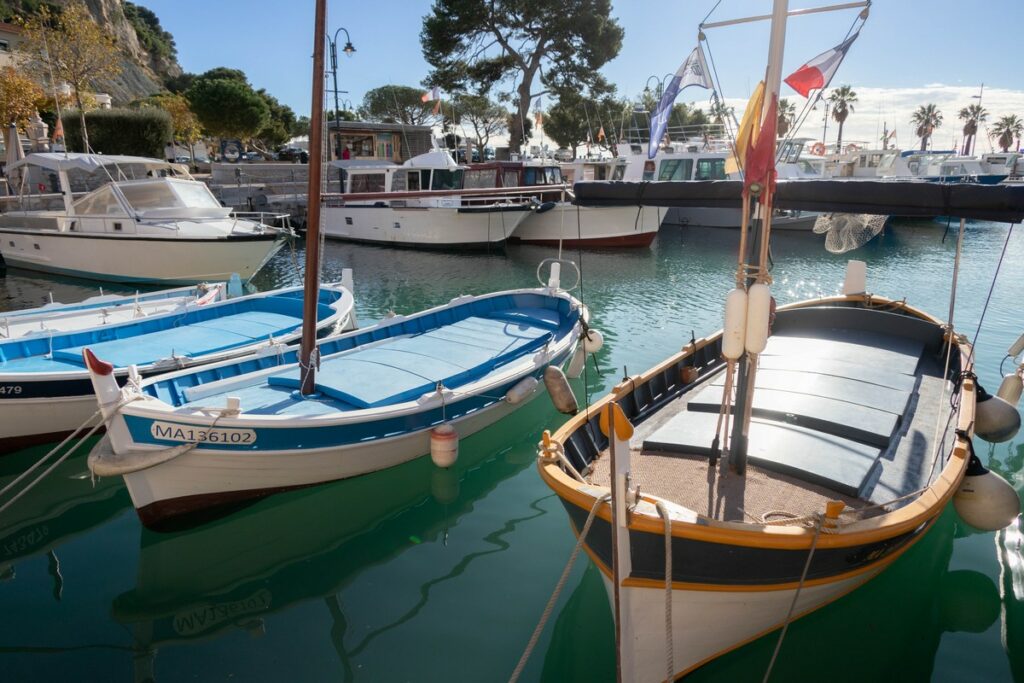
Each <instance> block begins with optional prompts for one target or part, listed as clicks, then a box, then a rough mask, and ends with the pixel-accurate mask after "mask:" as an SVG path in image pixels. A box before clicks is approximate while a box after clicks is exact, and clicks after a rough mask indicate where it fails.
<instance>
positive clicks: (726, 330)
mask: <svg viewBox="0 0 1024 683" xmlns="http://www.w3.org/2000/svg"><path fill="white" fill-rule="evenodd" d="M746 341H747V292H746V291H745V290H743V289H740V288H739V287H737V288H736V289H734V290H732V291H731V292H729V294H728V296H726V297H725V324H724V325H723V326H722V355H723V356H725V357H726V358H727V359H729V360H737V359H739V357H740V356H742V355H743V348H744V345H745V344H746Z"/></svg>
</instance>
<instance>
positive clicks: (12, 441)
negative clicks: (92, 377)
mask: <svg viewBox="0 0 1024 683" xmlns="http://www.w3.org/2000/svg"><path fill="white" fill-rule="evenodd" d="M302 306H303V290H302V288H301V287H292V288H289V289H280V290H273V291H269V292H262V293H260V294H251V295H247V296H242V297H237V298H234V299H230V300H227V301H221V302H214V303H205V304H204V303H202V302H199V301H197V302H196V303H194V304H189V305H187V306H185V307H183V308H181V309H175V310H173V311H171V312H167V313H164V314H161V315H154V316H150V317H147V318H143V319H139V320H134V321H130V322H124V323H119V324H113V325H98V326H95V327H92V328H89V329H82V330H73V331H68V332H56V333H53V334H46V335H34V336H31V337H21V338H17V339H9V340H4V341H0V452H4V451H10V450H13V449H15V448H18V447H22V446H26V445H29V444H32V443H45V442H47V441H52V440H54V439H55V438H58V437H60V436H61V435H62V434H65V433H67V432H70V431H72V430H74V429H76V428H77V427H79V426H80V425H81V424H82V423H83V422H84V421H85V420H86V419H87V418H88V417H89V416H90V415H92V414H93V413H95V412H96V410H97V406H96V398H95V395H94V394H93V391H92V388H91V386H90V383H89V375H88V371H87V370H86V367H85V365H83V363H82V349H83V348H85V347H90V348H93V349H95V350H96V352H97V353H100V354H103V355H104V357H106V358H108V359H109V360H110V361H111V362H112V363H113V364H114V366H115V367H116V372H115V373H114V375H113V376H114V377H116V378H117V381H120V382H124V381H125V379H126V378H127V376H128V368H129V366H134V367H135V368H136V372H137V373H138V374H139V375H140V376H150V375H155V374H159V373H162V372H169V371H172V370H178V369H181V368H184V367H191V366H195V365H198V364H202V363H212V362H216V361H221V360H226V359H229V358H235V357H238V356H241V355H245V354H249V353H252V352H257V351H262V352H264V353H276V352H277V350H278V349H280V348H283V347H282V346H281V345H284V344H289V343H292V342H294V341H296V340H297V339H298V338H299V327H300V325H301V324H302ZM317 311H318V317H317V326H318V329H319V330H321V331H326V332H340V331H342V330H345V329H350V324H351V321H352V320H353V317H352V316H353V313H352V311H353V298H352V294H351V292H350V291H349V290H348V289H346V288H344V287H341V286H337V287H326V288H324V291H323V292H322V293H321V294H320V296H319V306H318V308H317Z"/></svg>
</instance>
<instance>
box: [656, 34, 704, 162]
mask: <svg viewBox="0 0 1024 683" xmlns="http://www.w3.org/2000/svg"><path fill="white" fill-rule="evenodd" d="M691 85H696V86H700V87H701V88H710V87H711V78H710V76H708V65H707V62H705V61H704V51H703V50H701V49H700V45H698V46H697V47H695V48H693V52H691V53H690V56H689V57H687V58H686V61H685V62H683V63H682V65H681V66H680V67H679V70H678V71H676V74H675V76H673V77H672V80H671V81H669V82H668V85H666V86H665V92H664V93H663V94H662V96H661V102H659V103H658V109H657V111H655V112H654V116H652V117H651V140H650V142H648V143H647V158H648V159H653V158H654V156H655V155H656V154H657V153H658V144H659V143H660V142H661V137H662V136H663V135H664V134H665V129H666V128H668V118H669V116H671V115H672V105H673V104H674V103H675V101H676V97H677V96H678V95H679V91H680V90H682V89H683V88H688V87H690V86H691Z"/></svg>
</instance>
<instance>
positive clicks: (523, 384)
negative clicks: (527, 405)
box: [505, 376, 540, 405]
mask: <svg viewBox="0 0 1024 683" xmlns="http://www.w3.org/2000/svg"><path fill="white" fill-rule="evenodd" d="M538 384H540V382H538V381H537V378H536V377H533V376H530V377H524V378H522V379H521V380H519V381H518V382H516V383H515V386H513V387H512V388H511V389H509V390H508V392H506V393H505V400H506V401H508V402H509V403H511V404H512V405H515V404H517V403H522V402H523V401H525V400H526V399H528V398H530V396H532V395H533V390H534V389H536V388H537V385H538Z"/></svg>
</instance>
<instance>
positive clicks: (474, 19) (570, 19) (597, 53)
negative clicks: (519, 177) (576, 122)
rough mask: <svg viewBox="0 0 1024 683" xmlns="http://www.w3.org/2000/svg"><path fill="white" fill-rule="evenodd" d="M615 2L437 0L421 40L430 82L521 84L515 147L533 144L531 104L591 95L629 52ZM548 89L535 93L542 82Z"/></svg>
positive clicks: (485, 87)
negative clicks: (571, 92) (528, 140)
mask: <svg viewBox="0 0 1024 683" xmlns="http://www.w3.org/2000/svg"><path fill="white" fill-rule="evenodd" d="M622 36H623V31H622V28H621V27H620V26H619V24H618V22H617V21H616V20H615V19H614V18H612V17H611V0H531V2H524V1H523V0H435V2H434V5H433V7H432V8H431V13H430V14H429V15H427V16H426V17H425V18H424V20H423V30H422V31H421V32H420V41H421V43H422V46H423V55H424V57H425V58H426V60H427V61H428V62H429V63H430V65H431V67H433V69H432V71H431V73H430V75H429V76H428V78H427V82H428V83H429V84H431V85H439V86H442V87H444V88H445V89H446V90H449V91H455V92H460V91H468V90H472V91H473V92H479V93H488V92H490V91H491V89H492V88H494V87H496V86H498V85H499V84H501V83H502V82H507V81H512V82H514V88H513V95H512V105H513V108H514V110H515V113H514V114H513V116H512V120H511V122H510V123H511V127H510V130H511V134H512V139H511V144H512V148H513V150H518V149H519V146H520V144H521V142H522V141H523V139H524V138H525V137H526V136H524V135H523V132H524V131H523V129H524V127H525V124H527V123H528V121H529V119H528V118H526V113H527V111H528V110H529V105H530V102H531V101H532V100H533V98H535V97H537V96H538V95H541V94H544V92H546V88H552V87H553V88H558V89H559V90H568V89H575V90H577V91H584V90H585V89H586V86H589V85H592V84H594V83H595V82H596V81H597V80H598V79H600V78H601V76H600V74H598V70H599V69H600V68H601V67H602V66H604V65H605V64H606V63H607V62H608V61H609V60H611V59H613V58H614V57H615V56H616V55H617V54H618V53H619V49H620V48H621V46H622ZM538 79H539V80H540V82H541V83H542V84H543V86H544V88H542V89H541V90H540V91H537V92H535V91H534V83H535V82H536V81H537V80H538Z"/></svg>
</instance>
